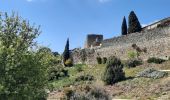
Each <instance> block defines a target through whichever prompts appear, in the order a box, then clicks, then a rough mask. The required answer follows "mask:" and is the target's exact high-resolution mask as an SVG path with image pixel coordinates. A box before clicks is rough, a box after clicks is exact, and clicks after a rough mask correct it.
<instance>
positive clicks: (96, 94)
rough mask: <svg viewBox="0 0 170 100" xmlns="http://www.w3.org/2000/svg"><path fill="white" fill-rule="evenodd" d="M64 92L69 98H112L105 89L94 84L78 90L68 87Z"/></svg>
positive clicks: (99, 99) (82, 99)
mask: <svg viewBox="0 0 170 100" xmlns="http://www.w3.org/2000/svg"><path fill="white" fill-rule="evenodd" d="M78 88H79V87H78ZM79 90H80V91H79ZM64 93H65V94H66V99H67V100H110V96H109V95H108V94H107V92H106V91H105V90H104V89H101V88H97V87H92V86H86V87H84V88H80V89H78V90H77V89H76V90H74V89H67V91H65V92H64Z"/></svg>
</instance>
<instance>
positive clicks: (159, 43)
mask: <svg viewBox="0 0 170 100" xmlns="http://www.w3.org/2000/svg"><path fill="white" fill-rule="evenodd" d="M132 44H136V45H137V46H138V47H139V48H141V49H143V48H146V52H142V53H141V54H140V58H141V59H143V60H147V59H148V58H149V57H161V58H165V59H167V58H168V57H169V56H170V27H164V28H156V29H153V30H149V31H143V32H141V33H133V34H129V35H127V36H120V37H115V38H112V39H107V40H104V41H103V42H102V46H101V47H100V48H93V49H83V50H77V51H76V52H75V51H73V52H72V57H73V60H74V63H82V62H84V63H86V64H96V63H97V61H96V57H98V56H100V57H109V56H117V57H119V58H120V59H122V60H127V59H128V52H129V51H134V49H133V47H132ZM82 58H83V59H82Z"/></svg>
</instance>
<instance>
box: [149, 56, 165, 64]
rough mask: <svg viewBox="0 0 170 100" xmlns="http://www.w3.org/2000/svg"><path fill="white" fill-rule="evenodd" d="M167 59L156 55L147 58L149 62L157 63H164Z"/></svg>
mask: <svg viewBox="0 0 170 100" xmlns="http://www.w3.org/2000/svg"><path fill="white" fill-rule="evenodd" d="M165 61H166V60H164V59H161V58H156V57H152V58H149V59H148V60H147V62H148V63H155V64H162V63H163V62H165Z"/></svg>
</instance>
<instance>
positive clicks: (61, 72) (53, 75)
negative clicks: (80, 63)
mask: <svg viewBox="0 0 170 100" xmlns="http://www.w3.org/2000/svg"><path fill="white" fill-rule="evenodd" d="M48 74H49V78H48V80H49V81H52V80H58V79H59V78H62V77H66V76H68V70H65V69H64V67H63V66H62V65H61V64H59V65H57V66H52V67H50V68H49V70H48Z"/></svg>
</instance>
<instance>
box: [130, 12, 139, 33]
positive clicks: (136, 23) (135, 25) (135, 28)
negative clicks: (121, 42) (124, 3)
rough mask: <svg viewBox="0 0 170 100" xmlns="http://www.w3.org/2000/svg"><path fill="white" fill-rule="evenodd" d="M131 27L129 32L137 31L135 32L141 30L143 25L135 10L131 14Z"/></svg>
mask: <svg viewBox="0 0 170 100" xmlns="http://www.w3.org/2000/svg"><path fill="white" fill-rule="evenodd" d="M128 24H129V28H128V33H129V34H130V33H135V32H140V31H141V29H142V28H141V25H140V22H139V20H138V18H137V16H136V14H135V12H134V11H131V12H130V14H129V23H128Z"/></svg>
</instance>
